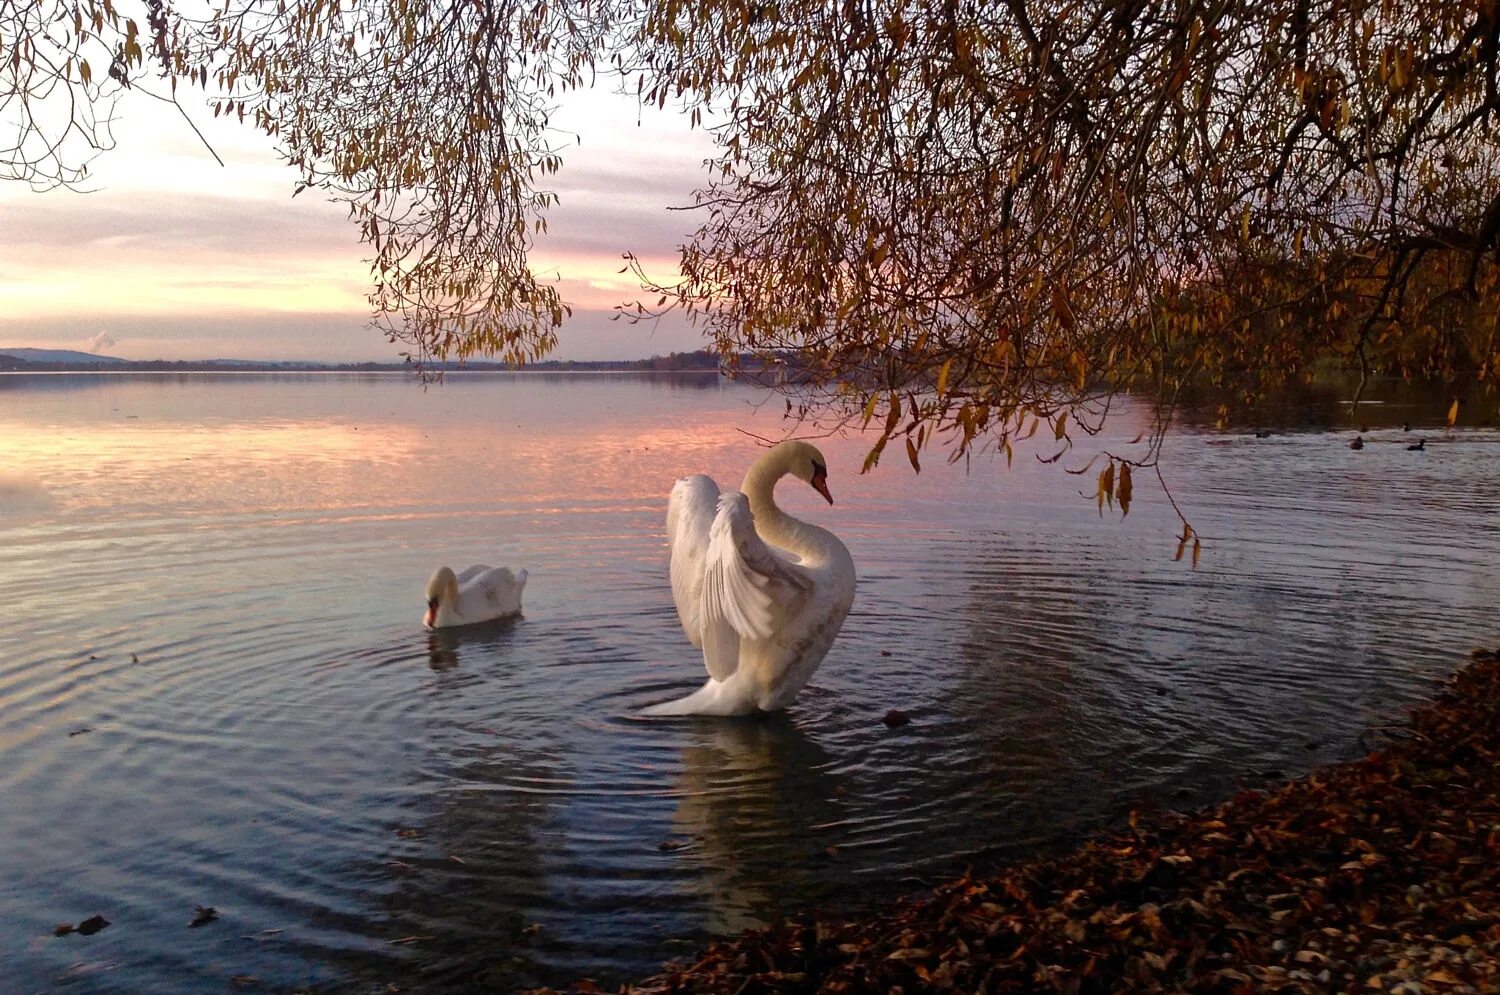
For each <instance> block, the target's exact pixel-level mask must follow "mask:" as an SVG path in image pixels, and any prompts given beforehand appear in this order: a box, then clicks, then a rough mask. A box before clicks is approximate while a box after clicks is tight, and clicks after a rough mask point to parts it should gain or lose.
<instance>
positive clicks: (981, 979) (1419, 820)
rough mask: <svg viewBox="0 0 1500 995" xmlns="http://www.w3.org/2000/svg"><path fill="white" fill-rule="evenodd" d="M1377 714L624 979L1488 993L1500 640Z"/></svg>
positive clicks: (1499, 783) (1498, 810)
mask: <svg viewBox="0 0 1500 995" xmlns="http://www.w3.org/2000/svg"><path fill="white" fill-rule="evenodd" d="M1382 731H1383V732H1385V734H1386V737H1387V739H1388V741H1387V742H1385V743H1384V744H1383V745H1382V746H1380V747H1378V748H1377V749H1375V750H1374V751H1372V752H1371V753H1369V754H1367V755H1366V756H1365V757H1363V758H1362V759H1359V760H1353V761H1350V762H1347V763H1342V764H1335V765H1331V766H1327V767H1323V768H1319V769H1317V770H1315V771H1313V772H1312V773H1310V774H1308V775H1307V776H1305V777H1302V778H1299V779H1296V780H1292V781H1287V782H1283V783H1281V784H1279V785H1275V786H1272V787H1269V788H1265V789H1257V790H1242V791H1240V792H1238V793H1236V794H1235V795H1234V796H1233V797H1232V798H1230V799H1229V800H1227V801H1225V802H1222V803H1220V804H1218V805H1215V806H1212V807H1209V808H1205V809H1200V810H1198V811H1194V812H1186V813H1177V812H1165V813H1155V814H1153V815H1151V816H1150V817H1142V816H1138V815H1137V814H1135V813H1132V815H1131V817H1130V819H1129V822H1128V825H1127V826H1126V827H1124V828H1121V829H1118V830H1114V831H1106V832H1104V833H1101V834H1099V835H1097V836H1095V837H1094V838H1092V839H1091V840H1089V841H1088V842H1086V843H1084V844H1082V845H1081V846H1079V847H1077V848H1076V849H1074V850H1072V851H1070V852H1067V853H1064V854H1062V855H1059V856H1054V857H1044V858H1033V859H1029V860H1023V861H1019V862H1016V863H1013V864H1009V865H1003V866H1000V867H998V868H995V869H993V870H992V872H991V873H989V874H987V875H984V876H976V875H974V874H973V873H972V872H971V873H967V874H965V875H964V876H962V877H960V878H958V879H956V880H951V881H948V882H946V883H944V884H942V885H939V886H938V887H937V888H935V889H933V890H932V891H931V892H929V893H927V894H925V895H921V896H914V897H909V898H907V899H904V900H901V901H900V902H898V903H896V904H895V905H894V906H892V907H890V908H887V909H884V910H882V911H880V912H878V913H875V914H871V915H866V916H858V917H840V916H838V915H836V914H829V913H822V912H816V913H809V914H808V915H805V916H802V917H798V918H795V919H791V920H788V921H785V922H783V923H781V924H779V925H777V926H773V927H771V928H769V929H765V930H753V931H750V932H747V933H744V934H742V935H741V936H739V937H737V938H732V939H725V940H718V941H714V942H711V943H710V944H709V945H708V946H706V947H705V948H703V949H702V950H701V951H700V952H699V953H698V955H697V956H695V957H694V959H693V960H692V961H691V962H689V963H683V964H675V965H668V966H667V967H666V968H664V969H663V971H662V972H661V973H659V974H657V975H655V976H652V977H650V978H647V979H644V980H643V981H641V982H638V983H636V984H634V985H629V984H627V985H624V986H621V987H620V989H619V991H621V992H626V993H632V995H657V993H675V992H694V993H712V995H757V993H768V992H787V993H813V992H818V993H823V992H827V993H833V992H850V993H853V992H864V991H882V992H884V991H903V992H905V993H908V995H909V993H913V992H950V991H951V992H990V993H1000V992H1016V993H1020V992H1064V993H1071V995H1093V993H1104V992H1115V991H1141V992H1205V993H1222V995H1251V993H1260V992H1323V993H1327V992H1388V993H1391V995H1422V993H1436V992H1463V993H1477V992H1492V991H1497V990H1500V767H1497V766H1496V762H1497V761H1500V651H1496V650H1476V651H1475V652H1474V654H1473V656H1472V660H1471V662H1470V663H1469V664H1468V665H1467V666H1465V667H1463V668H1462V669H1460V670H1458V671H1457V672H1456V673H1454V674H1453V675H1452V676H1450V677H1449V678H1448V679H1447V681H1446V682H1445V683H1444V685H1443V687H1442V689H1441V690H1440V692H1439V693H1438V694H1437V696H1436V697H1435V698H1434V699H1433V700H1432V701H1430V702H1428V703H1427V704H1424V705H1420V706H1417V707H1415V708H1413V709H1411V710H1410V713H1409V715H1408V717H1407V720H1406V721H1405V722H1400V723H1396V722H1393V724H1392V725H1390V726H1386V727H1382ZM563 990H564V991H585V992H586V991H595V992H597V991H603V990H604V989H602V988H599V987H597V986H594V985H593V984H592V983H591V982H589V981H586V980H585V981H579V982H575V984H574V986H573V987H571V988H568V989H563ZM556 992H557V990H555V989H549V988H541V989H535V990H533V995H556Z"/></svg>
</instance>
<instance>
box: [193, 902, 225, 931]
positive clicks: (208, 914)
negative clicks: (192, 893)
mask: <svg viewBox="0 0 1500 995" xmlns="http://www.w3.org/2000/svg"><path fill="white" fill-rule="evenodd" d="M217 918H219V910H218V909H216V908H214V907H213V906H212V905H198V906H195V911H194V912H193V921H192V922H190V923H188V929H197V928H198V927H199V926H207V925H208V924H209V923H211V922H213V921H214V920H215V919H217Z"/></svg>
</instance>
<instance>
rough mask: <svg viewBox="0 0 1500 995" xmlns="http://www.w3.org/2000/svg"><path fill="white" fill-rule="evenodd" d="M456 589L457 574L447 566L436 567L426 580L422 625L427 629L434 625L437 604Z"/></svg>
mask: <svg viewBox="0 0 1500 995" xmlns="http://www.w3.org/2000/svg"><path fill="white" fill-rule="evenodd" d="M457 589H458V576H457V575H456V574H454V572H453V571H452V570H450V569H449V568H448V567H438V568H437V573H435V574H433V575H432V579H431V580H429V581H428V582H427V614H426V616H425V617H423V619H422V624H423V625H425V626H427V627H428V628H429V629H431V628H434V627H435V624H436V622H437V613H438V606H439V605H440V604H442V601H443V598H445V597H452V592H453V591H456V590H457Z"/></svg>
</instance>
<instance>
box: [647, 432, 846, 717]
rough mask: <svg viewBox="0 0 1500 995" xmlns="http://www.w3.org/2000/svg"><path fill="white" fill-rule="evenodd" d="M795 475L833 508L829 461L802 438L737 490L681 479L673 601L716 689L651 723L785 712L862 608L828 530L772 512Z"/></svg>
mask: <svg viewBox="0 0 1500 995" xmlns="http://www.w3.org/2000/svg"><path fill="white" fill-rule="evenodd" d="M787 474H791V475H792V476H794V477H796V478H798V479H799V480H802V481H805V482H806V483H808V484H810V485H811V486H812V487H813V489H814V490H816V491H817V492H818V493H819V494H822V495H823V497H824V498H826V499H827V500H828V503H829V504H833V496H832V495H831V494H830V493H829V491H828V462H827V461H826V460H825V459H824V458H823V454H822V453H820V452H819V451H818V450H817V448H816V447H815V446H812V445H810V444H809V443H806V442H800V441H791V442H783V443H781V444H779V445H777V446H775V447H773V448H772V449H770V450H769V451H768V452H766V453H765V455H763V456H761V458H760V459H758V460H756V461H755V463H754V464H753V465H752V466H751V467H750V471H749V472H748V473H746V474H745V481H744V483H743V484H741V485H740V490H738V491H725V492H724V493H722V494H721V493H719V487H718V485H717V484H715V483H714V481H713V479H712V478H710V477H708V476H705V475H703V474H695V475H693V476H691V477H683V478H682V479H681V480H679V481H677V484H676V486H674V487H673V488H672V498H671V502H670V503H669V504H668V506H667V539H668V542H669V543H670V544H671V575H672V599H673V600H674V601H675V602H676V603H677V615H678V617H679V618H680V619H681V620H682V628H683V631H685V632H686V633H687V637H688V639H689V641H691V642H692V644H693V645H694V646H697V647H698V648H700V649H701V650H702V651H703V663H704V666H705V667H706V668H707V669H708V682H707V683H705V684H704V685H703V687H701V688H699V689H698V690H697V691H695V692H693V693H692V694H690V695H688V696H687V697H685V698H679V699H677V700H676V701H668V702H663V703H662V704H660V705H653V706H652V707H650V708H648V709H646V711H645V714H647V715H746V714H749V713H752V712H757V711H760V712H773V711H776V710H777V709H780V708H785V707H786V706H787V705H788V704H790V703H791V701H792V699H793V698H795V697H796V696H797V692H799V691H801V690H802V688H803V686H804V685H806V684H807V681H808V679H809V678H810V677H812V674H813V671H814V670H816V669H817V668H818V664H819V663H821V662H822V660H823V657H824V656H825V655H826V654H827V653H828V647H829V646H831V645H832V644H833V639H834V637H835V636H837V635H838V632H839V627H840V626H842V625H843V624H844V617H845V616H846V615H848V614H849V606H850V605H851V604H852V603H853V602H854V560H853V559H852V558H851V557H850V556H849V550H848V549H846V548H845V547H844V544H843V543H842V542H840V541H839V539H838V537H837V536H835V535H834V534H833V533H832V532H829V531H828V530H827V529H821V528H818V527H817V526H816V525H810V524H808V523H807V522H802V521H798V520H797V519H795V518H793V517H792V516H791V515H788V514H787V513H786V512H784V511H782V510H781V509H780V508H778V507H777V506H776V502H775V501H774V500H773V499H772V494H771V492H772V490H773V489H774V488H775V486H776V482H777V481H778V480H780V479H781V478H782V477H784V476H786V475H787Z"/></svg>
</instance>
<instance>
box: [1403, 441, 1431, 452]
mask: <svg viewBox="0 0 1500 995" xmlns="http://www.w3.org/2000/svg"><path fill="white" fill-rule="evenodd" d="M1426 448H1427V440H1426V439H1418V440H1417V444H1416V445H1414V446H1407V447H1406V451H1407V452H1409V453H1420V452H1422V451H1424V450H1425V449H1426Z"/></svg>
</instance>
